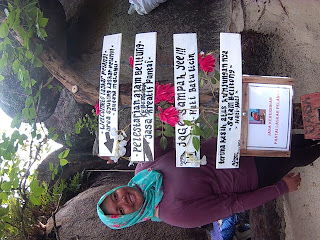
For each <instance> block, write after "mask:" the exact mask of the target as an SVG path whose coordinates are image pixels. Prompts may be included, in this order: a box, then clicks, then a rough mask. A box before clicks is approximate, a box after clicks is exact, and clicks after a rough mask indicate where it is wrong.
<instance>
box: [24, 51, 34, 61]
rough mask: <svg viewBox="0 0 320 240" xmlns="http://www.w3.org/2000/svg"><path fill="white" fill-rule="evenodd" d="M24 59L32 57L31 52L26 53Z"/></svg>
mask: <svg viewBox="0 0 320 240" xmlns="http://www.w3.org/2000/svg"><path fill="white" fill-rule="evenodd" d="M25 56H26V58H28V59H29V60H30V59H31V58H32V57H33V54H32V52H31V51H29V50H28V51H27V52H26V54H25Z"/></svg>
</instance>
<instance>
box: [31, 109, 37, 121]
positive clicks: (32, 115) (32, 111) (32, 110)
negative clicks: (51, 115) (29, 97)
mask: <svg viewBox="0 0 320 240" xmlns="http://www.w3.org/2000/svg"><path fill="white" fill-rule="evenodd" d="M29 114H30V118H31V119H33V118H35V117H36V115H37V113H36V110H35V109H34V108H33V107H32V108H29Z"/></svg>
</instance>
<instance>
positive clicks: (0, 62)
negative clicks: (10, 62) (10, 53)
mask: <svg viewBox="0 0 320 240" xmlns="http://www.w3.org/2000/svg"><path fill="white" fill-rule="evenodd" d="M5 66H7V53H3V54H2V57H1V59H0V73H1V72H2V70H3V69H4V67H5Z"/></svg>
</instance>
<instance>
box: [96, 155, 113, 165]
mask: <svg viewBox="0 0 320 240" xmlns="http://www.w3.org/2000/svg"><path fill="white" fill-rule="evenodd" d="M98 157H99V158H101V159H103V160H106V161H107V164H114V161H113V160H111V159H110V157H102V156H100V155H99V154H98Z"/></svg>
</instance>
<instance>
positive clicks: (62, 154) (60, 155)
mask: <svg viewBox="0 0 320 240" xmlns="http://www.w3.org/2000/svg"><path fill="white" fill-rule="evenodd" d="M69 152H70V149H66V150H64V151H62V152H61V153H60V154H59V155H58V158H59V159H62V158H66V157H67V156H68V154H69Z"/></svg>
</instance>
